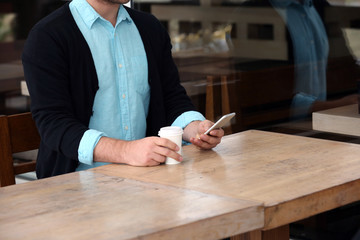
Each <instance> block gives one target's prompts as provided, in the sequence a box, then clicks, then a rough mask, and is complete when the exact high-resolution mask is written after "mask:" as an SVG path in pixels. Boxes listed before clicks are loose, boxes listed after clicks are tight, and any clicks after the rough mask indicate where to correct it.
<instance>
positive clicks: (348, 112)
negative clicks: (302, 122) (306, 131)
mask: <svg viewBox="0 0 360 240" xmlns="http://www.w3.org/2000/svg"><path fill="white" fill-rule="evenodd" d="M312 117H313V129H314V130H318V131H324V132H332V133H340V134H347V135H353V136H358V137H360V114H359V110H358V105H357V104H353V105H348V106H343V107H338V108H332V109H328V110H324V111H319V112H314V113H313V115H312Z"/></svg>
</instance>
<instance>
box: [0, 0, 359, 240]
mask: <svg viewBox="0 0 360 240" xmlns="http://www.w3.org/2000/svg"><path fill="white" fill-rule="evenodd" d="M68 2H69V1H65V0H26V1H24V0H0V118H1V119H0V129H1V132H0V134H1V136H0V151H1V154H0V168H1V169H0V239H4V240H7V239H85V238H87V239H243V240H245V239H269V240H270V239H271V240H277V239H293V240H313V239H314V240H316V239H326V240H328V239H329V240H332V239H339V240H340V239H341V240H359V239H360V107H359V104H358V100H359V98H358V94H359V93H360V1H359V0H132V1H130V2H129V3H128V4H127V6H128V7H131V8H134V9H136V10H139V11H143V12H147V13H150V14H152V15H154V16H155V17H156V18H157V19H158V20H159V21H160V22H161V24H162V25H163V27H164V28H165V29H166V30H167V32H168V34H169V36H170V39H171V44H172V56H173V60H174V62H175V64H176V66H177V68H178V72H179V78H180V84H181V85H182V86H183V87H184V88H185V90H186V92H187V95H188V96H189V97H190V99H191V101H192V103H193V104H194V106H195V108H196V109H197V111H199V112H200V113H202V114H203V115H204V116H205V117H206V119H209V120H211V121H213V122H216V121H217V120H218V119H219V118H220V117H221V116H223V115H225V114H228V113H232V112H235V113H236V115H235V117H234V118H233V119H232V120H231V122H230V123H229V124H227V125H226V126H225V127H223V129H224V132H225V136H224V137H223V140H222V142H221V143H220V144H219V145H218V146H217V147H215V148H214V149H212V150H210V151H201V150H199V149H197V148H196V147H194V146H191V145H186V146H185V145H184V146H183V149H182V154H183V156H184V161H183V162H181V163H180V164H177V165H174V166H170V165H169V166H166V165H164V164H162V165H160V166H157V167H150V168H144V167H131V166H125V165H121V164H110V165H106V166H102V167H98V168H94V169H90V170H85V171H81V172H76V173H70V174H64V175H60V176H56V177H51V178H46V179H41V180H39V179H37V177H36V173H35V165H36V158H37V153H38V150H37V149H38V147H39V142H40V141H41V138H40V136H39V134H38V133H37V130H36V126H35V124H34V122H33V120H32V117H31V96H30V94H29V91H28V89H27V85H26V79H25V76H24V70H23V65H22V60H21V55H22V51H23V47H24V44H25V42H26V39H27V36H28V34H29V32H30V30H31V29H32V27H33V26H34V25H35V24H36V23H37V22H38V21H39V20H40V19H42V18H44V17H45V16H47V15H48V14H50V13H51V12H53V11H55V10H56V9H58V8H60V7H62V6H63V5H64V4H67V3H68ZM294 2H296V3H297V4H300V5H301V6H304V8H315V10H316V14H308V11H303V10H301V9H300V8H298V7H295V8H294V9H292V8H291V6H294V5H296V4H294ZM299 9H300V10H299ZM314 18H316V19H314ZM314 23H316V24H314ZM303 26H310V27H308V28H304V27H303ZM19 116H20V117H19ZM45 144H46V143H45Z"/></svg>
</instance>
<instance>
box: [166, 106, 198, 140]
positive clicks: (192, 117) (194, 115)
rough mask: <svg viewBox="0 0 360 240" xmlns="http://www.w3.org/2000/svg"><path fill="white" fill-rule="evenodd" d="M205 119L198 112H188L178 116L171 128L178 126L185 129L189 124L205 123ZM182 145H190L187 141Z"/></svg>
mask: <svg viewBox="0 0 360 240" xmlns="http://www.w3.org/2000/svg"><path fill="white" fill-rule="evenodd" d="M204 120H205V117H204V116H203V115H202V114H201V113H199V112H197V111H187V112H184V113H183V114H181V115H180V116H178V117H177V118H176V119H175V121H174V122H173V123H172V124H171V126H177V127H181V128H182V129H184V128H185V127H186V126H187V125H188V124H189V123H191V122H193V121H204ZM182 144H184V145H187V144H190V143H189V142H187V141H182Z"/></svg>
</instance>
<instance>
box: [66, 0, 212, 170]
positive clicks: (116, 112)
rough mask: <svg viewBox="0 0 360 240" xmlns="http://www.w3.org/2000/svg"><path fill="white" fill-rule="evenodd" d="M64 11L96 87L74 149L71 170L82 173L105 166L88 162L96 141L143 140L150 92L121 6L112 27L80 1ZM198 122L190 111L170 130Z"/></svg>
mask: <svg viewBox="0 0 360 240" xmlns="http://www.w3.org/2000/svg"><path fill="white" fill-rule="evenodd" d="M70 11H71V13H72V15H73V17H74V19H75V21H76V24H77V25H78V27H79V29H80V31H81V33H82V34H83V36H84V38H85V40H86V41H87V43H88V45H89V47H90V51H91V54H92V57H93V59H94V64H95V68H96V72H97V76H98V81H99V90H98V91H97V93H96V96H95V100H94V105H93V115H92V117H91V118H90V123H89V130H87V131H86V132H85V133H84V135H83V137H82V139H81V141H80V145H79V149H78V157H79V161H80V165H79V167H78V168H77V170H84V169H88V168H92V167H96V166H101V165H104V164H106V163H100V162H93V151H94V148H95V146H96V144H97V143H98V141H99V140H100V138H101V137H102V136H108V137H111V138H116V139H122V140H129V141H130V140H136V139H141V138H144V137H145V133H146V117H147V114H148V109H149V101H150V87H149V83H148V65H147V59H146V52H145V49H144V45H143V42H142V40H141V36H140V34H139V32H138V30H137V28H136V25H135V24H134V22H133V21H132V19H131V18H130V16H129V14H128V13H127V11H126V9H125V8H124V7H123V6H120V8H119V11H118V16H117V21H116V25H115V27H114V26H113V25H112V24H111V23H110V22H109V21H107V20H106V19H104V18H103V17H101V16H100V15H99V14H98V13H97V12H96V11H95V10H94V9H93V8H92V7H91V5H90V4H89V3H88V2H87V1H86V0H73V1H72V2H71V3H70ZM204 119H205V118H204V117H203V115H202V114H200V113H198V112H194V111H190V112H185V113H183V114H182V115H180V116H179V117H178V118H177V119H176V120H175V121H174V123H173V124H172V125H174V126H179V127H182V128H184V127H185V126H186V125H187V124H189V123H190V122H191V121H194V120H204Z"/></svg>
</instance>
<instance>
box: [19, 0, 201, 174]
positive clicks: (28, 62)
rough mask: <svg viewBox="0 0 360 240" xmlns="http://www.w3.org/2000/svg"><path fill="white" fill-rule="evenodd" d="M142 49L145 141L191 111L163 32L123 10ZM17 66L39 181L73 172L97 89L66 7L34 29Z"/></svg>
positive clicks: (151, 19) (92, 68) (84, 45)
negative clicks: (35, 142) (33, 132)
mask: <svg viewBox="0 0 360 240" xmlns="http://www.w3.org/2000/svg"><path fill="white" fill-rule="evenodd" d="M126 10H127V11H128V12H129V14H130V16H131V18H132V19H133V21H134V23H135V24H136V26H137V28H138V30H139V32H140V35H141V38H142V41H143V43H144V47H145V51H146V56H147V61H148V76H149V79H148V81H149V84H150V106H149V113H148V117H147V130H146V135H147V136H155V135H157V132H158V130H159V129H160V128H161V127H163V126H167V125H170V124H171V123H172V122H173V121H174V120H175V119H176V118H177V117H178V116H179V115H180V114H182V113H183V112H185V111H190V110H194V106H193V104H192V103H191V101H190V99H189V97H188V96H187V95H186V92H185V90H184V88H183V87H182V86H181V85H180V82H179V74H178V71H177V68H176V66H175V64H174V61H173V59H172V55H171V43H170V38H169V36H168V34H167V31H166V30H165V29H164V28H163V27H162V25H161V24H160V22H159V21H158V20H157V19H156V18H155V17H154V16H152V15H150V14H147V13H143V12H139V11H136V10H133V9H129V8H126ZM22 61H23V66H24V72H25V78H26V82H27V85H28V88H29V92H30V96H31V111H32V114H33V118H34V120H35V122H36V125H37V127H38V130H39V133H40V136H41V143H40V148H39V154H38V159H37V166H36V172H37V177H38V178H44V177H50V176H54V175H59V174H64V173H69V172H73V171H75V169H76V167H77V166H78V146H79V143H80V140H81V138H82V136H83V134H84V132H85V131H86V130H87V129H88V125H89V120H90V117H91V115H92V107H93V102H94V97H95V94H96V91H97V89H98V88H99V85H98V79H97V75H96V70H95V65H94V62H93V59H92V55H91V52H90V49H89V47H88V45H87V43H86V41H85V39H84V37H83V36H82V34H81V32H80V30H79V29H78V27H77V25H76V22H75V20H74V19H73V17H72V15H71V12H70V9H69V4H68V3H67V4H65V5H64V6H63V7H61V8H60V9H58V10H56V11H55V12H53V13H52V14H50V15H49V16H47V17H46V18H44V19H42V20H41V21H40V22H39V23H38V24H36V25H35V26H34V28H33V29H32V31H31V32H30V34H29V37H28V39H27V41H26V44H25V47H24V51H23V55H22Z"/></svg>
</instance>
